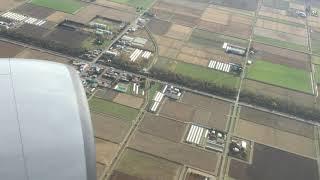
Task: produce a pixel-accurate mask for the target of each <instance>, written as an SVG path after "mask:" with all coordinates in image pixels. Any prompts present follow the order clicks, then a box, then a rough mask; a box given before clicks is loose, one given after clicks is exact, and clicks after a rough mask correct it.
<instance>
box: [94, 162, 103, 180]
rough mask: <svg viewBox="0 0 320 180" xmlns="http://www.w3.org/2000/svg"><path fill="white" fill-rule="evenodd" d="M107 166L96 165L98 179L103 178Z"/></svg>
mask: <svg viewBox="0 0 320 180" xmlns="http://www.w3.org/2000/svg"><path fill="white" fill-rule="evenodd" d="M104 168H105V165H103V164H100V163H96V170H97V178H98V179H99V178H101V176H102V175H103V171H104Z"/></svg>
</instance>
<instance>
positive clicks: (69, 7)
mask: <svg viewBox="0 0 320 180" xmlns="http://www.w3.org/2000/svg"><path fill="white" fill-rule="evenodd" d="M31 3H32V4H35V5H38V6H43V7H47V8H50V9H55V10H57V11H62V12H66V13H70V14H72V13H75V12H76V11H77V10H78V9H80V8H81V7H83V6H84V4H83V3H81V1H77V0H32V1H31Z"/></svg>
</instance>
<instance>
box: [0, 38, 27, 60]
mask: <svg viewBox="0 0 320 180" xmlns="http://www.w3.org/2000/svg"><path fill="white" fill-rule="evenodd" d="M21 51H23V47H22V46H17V45H15V44H11V43H6V42H3V41H0V57H1V58H10V57H15V56H16V55H17V54H19V53H20V52H21Z"/></svg>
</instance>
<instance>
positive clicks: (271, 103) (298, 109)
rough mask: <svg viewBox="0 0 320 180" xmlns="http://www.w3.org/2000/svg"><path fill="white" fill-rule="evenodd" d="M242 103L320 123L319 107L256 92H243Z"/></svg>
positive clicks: (241, 95)
mask: <svg viewBox="0 0 320 180" xmlns="http://www.w3.org/2000/svg"><path fill="white" fill-rule="evenodd" d="M240 101H242V102H246V103H248V104H253V105H258V106H262V107H265V108H267V109H270V110H276V111H279V112H283V113H287V114H292V115H295V116H297V117H301V118H304V119H306V120H312V121H316V122H320V109H319V108H318V107H307V106H303V105H300V104H296V103H294V102H290V101H288V100H284V99H279V98H274V97H270V96H265V95H258V94H256V93H255V92H251V91H246V90H242V91H241V94H240Z"/></svg>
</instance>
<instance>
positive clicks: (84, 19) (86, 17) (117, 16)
mask: <svg viewBox="0 0 320 180" xmlns="http://www.w3.org/2000/svg"><path fill="white" fill-rule="evenodd" d="M97 15H99V16H101V17H105V18H109V19H112V20H117V21H125V22H130V21H131V20H132V19H133V18H134V14H130V13H128V12H123V11H119V10H116V9H112V8H107V7H103V6H98V5H94V4H90V5H88V6H86V7H85V8H82V9H80V11H79V12H78V13H77V14H76V15H69V16H68V19H70V20H71V21H76V22H79V23H83V24H88V23H89V22H90V21H91V20H92V19H93V18H95V17H96V16H97Z"/></svg>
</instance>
